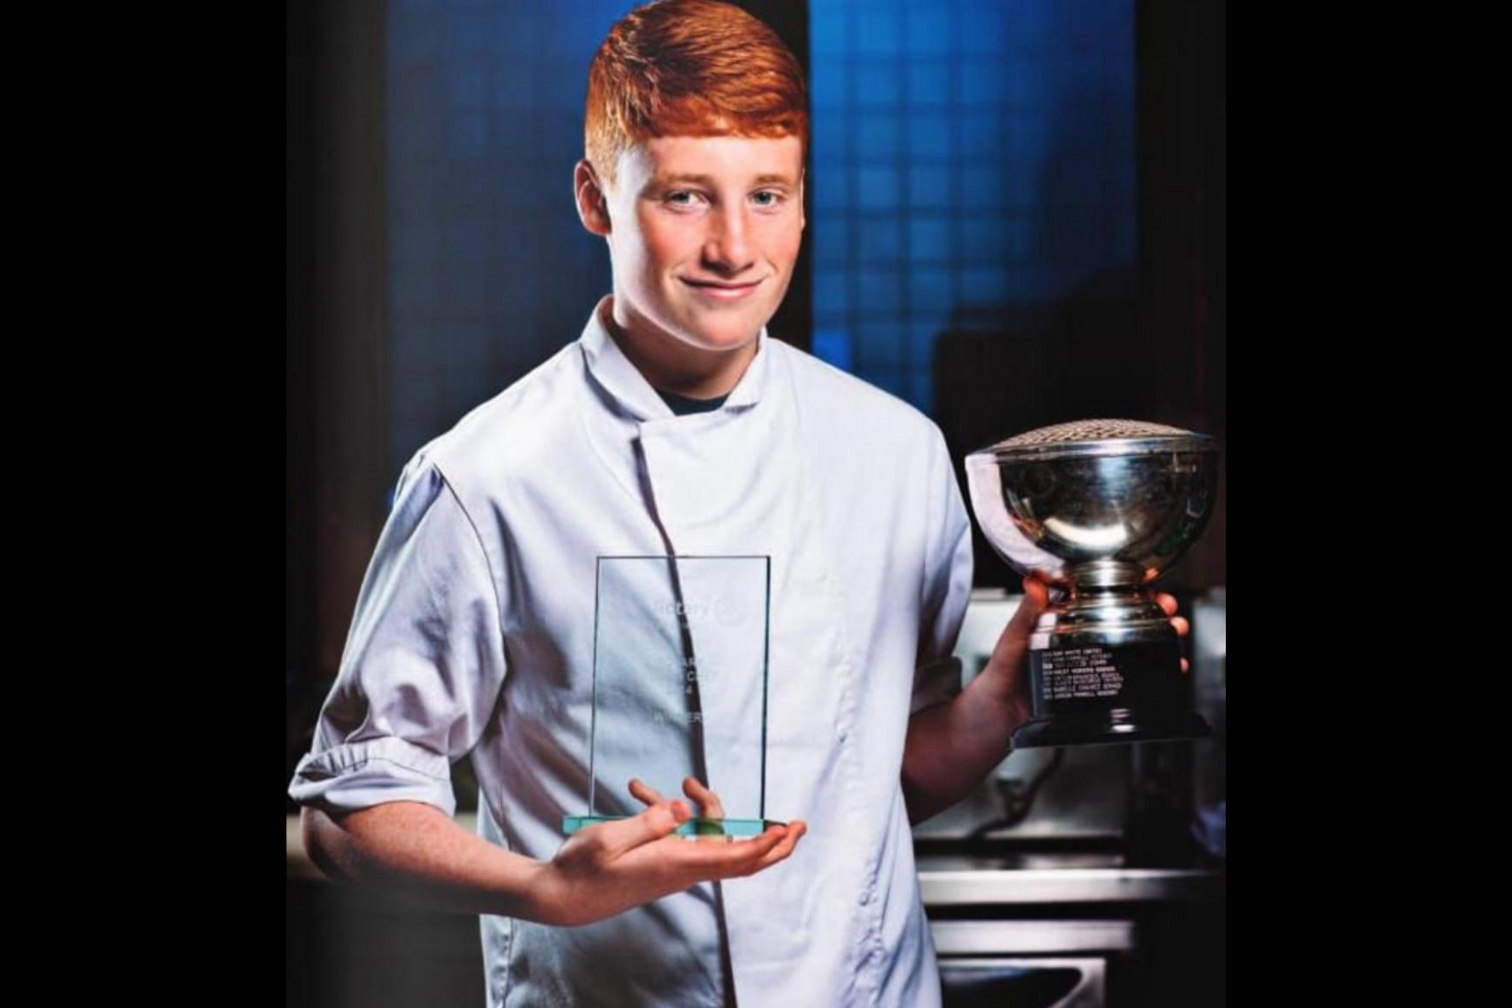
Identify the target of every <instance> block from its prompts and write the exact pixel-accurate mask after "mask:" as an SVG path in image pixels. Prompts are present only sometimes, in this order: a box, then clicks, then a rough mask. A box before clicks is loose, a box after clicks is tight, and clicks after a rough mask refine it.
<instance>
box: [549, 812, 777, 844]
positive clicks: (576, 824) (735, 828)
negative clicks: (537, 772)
mask: <svg viewBox="0 0 1512 1008" xmlns="http://www.w3.org/2000/svg"><path fill="white" fill-rule="evenodd" d="M629 818H631V817H630V816H591V815H585V816H563V817H562V832H563V833H565V834H567V835H568V836H571V835H572V834H574V833H576V832H577V831H578V830H580V829H583V828H585V827H587V826H593V825H596V824H598V823H606V822H618V821H620V820H621V819H629ZM783 825H786V824H785V823H778V822H773V821H772V820H770V819H696V818H695V819H689V820H688V821H687V822H685V823H683V824H682V825H680V826H678V827H677V829H675V830H673V831H672V832H673V833H674V834H675V835H677V836H684V837H691V838H693V839H695V840H703V839H709V840H728V839H730V838H732V837H755V836H760V835H761V834H762V833H763V832H764V831H765V830H766V828H767V827H768V826H783Z"/></svg>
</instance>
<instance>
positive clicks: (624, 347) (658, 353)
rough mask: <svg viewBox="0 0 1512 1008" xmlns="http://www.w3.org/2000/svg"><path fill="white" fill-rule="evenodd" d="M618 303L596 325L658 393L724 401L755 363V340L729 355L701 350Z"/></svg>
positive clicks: (728, 351)
mask: <svg viewBox="0 0 1512 1008" xmlns="http://www.w3.org/2000/svg"><path fill="white" fill-rule="evenodd" d="M623 305H624V302H623V301H621V300H620V299H619V298H615V299H614V300H613V309H612V311H609V312H605V313H604V314H603V317H602V320H603V323H604V327H605V328H606V329H608V330H609V335H610V336H612V337H613V338H614V342H615V344H616V345H618V346H619V348H620V352H621V353H623V354H624V355H625V357H626V358H627V359H628V360H629V361H630V363H631V364H634V365H635V369H636V370H637V371H639V372H640V373H641V375H642V376H643V377H644V378H645V379H646V381H648V382H650V383H651V385H652V387H653V388H658V389H661V390H662V391H663V392H675V393H677V394H678V395H681V396H687V397H689V398H691V399H713V398H715V397H716V396H722V395H729V393H730V391H731V390H732V389H734V388H735V386H736V385H738V384H740V379H741V377H742V376H743V375H744V374H745V372H746V368H748V367H750V365H751V361H752V360H753V359H754V358H755V357H756V348H757V345H758V344H759V342H760V340H759V339H753V340H751V341H750V342H749V343H746V344H743V345H741V346H738V347H735V348H734V349H731V350H706V349H704V348H702V347H696V346H693V345H692V344H689V343H686V342H684V341H683V340H680V339H678V338H677V337H676V336H673V335H672V334H670V333H668V332H665V331H664V330H662V328H661V327H660V326H657V325H654V324H652V323H651V322H650V321H649V320H648V319H646V318H643V317H641V316H639V315H636V314H635V313H633V312H631V311H630V310H629V309H627V308H625V307H623Z"/></svg>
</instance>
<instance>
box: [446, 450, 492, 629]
mask: <svg viewBox="0 0 1512 1008" xmlns="http://www.w3.org/2000/svg"><path fill="white" fill-rule="evenodd" d="M430 465H431V468H433V469H435V470H436V475H437V476H439V477H441V485H442V486H444V487H446V492H447V493H449V494H451V498H452V500H453V501H455V502H456V504H457V510H458V511H461V512H462V517H463V518H466V519H467V527H468V528H470V529H472V534H473V539H474V540H475V541H476V542H477V544H478V553H479V554H481V555H482V557H483V567H484V569H486V570H487V571H488V587H489V590H490V591H492V592H493V597H494V614H495V616H496V617H497V619H498V621H499V632H500V633H501V634H502V633H503V632H504V600H503V599H502V598H501V597H500V596H499V577H498V573H497V572H496V571H495V570H494V569H493V561H491V560H490V559H489V557H488V547H487V546H485V545H484V544H483V534H482V533H481V532H479V531H478V523H477V522H475V521H473V516H472V514H471V513H470V512H469V511H468V510H467V505H466V504H464V503H462V495H461V494H459V493H457V488H456V487H454V486H452V481H451V478H450V477H449V476H447V475H446V471H445V470H444V469H442V468H441V464H440V463H439V462H437V461H435V460H432V461H431V463H430ZM499 646H500V647H503V641H500V642H499Z"/></svg>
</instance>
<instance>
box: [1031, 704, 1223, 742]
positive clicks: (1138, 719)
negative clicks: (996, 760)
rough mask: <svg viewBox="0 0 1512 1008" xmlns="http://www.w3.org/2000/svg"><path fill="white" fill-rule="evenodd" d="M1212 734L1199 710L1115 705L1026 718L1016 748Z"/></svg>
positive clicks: (1155, 739) (1150, 739)
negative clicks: (1097, 711) (1088, 712)
mask: <svg viewBox="0 0 1512 1008" xmlns="http://www.w3.org/2000/svg"><path fill="white" fill-rule="evenodd" d="M1211 734H1212V729H1211V728H1209V727H1208V723H1207V722H1206V721H1204V720H1203V719H1202V715H1200V714H1198V713H1196V712H1195V711H1159V712H1157V713H1155V714H1154V715H1143V716H1142V715H1141V714H1140V712H1139V711H1136V710H1129V709H1126V708H1114V709H1113V710H1110V711H1107V712H1105V714H1104V715H1102V716H1098V717H1079V718H1074V717H1066V716H1061V717H1050V718H1038V719H1036V720H1033V721H1026V722H1025V723H1024V724H1022V725H1020V726H1019V727H1018V729H1017V730H1016V731H1014V733H1013V748H1015V749H1034V748H1040V747H1044V746H1072V745H1112V744H1116V743H1120V742H1161V741H1172V740H1177V739H1196V738H1204V737H1206V736H1208V735H1211Z"/></svg>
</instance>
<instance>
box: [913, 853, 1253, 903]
mask: <svg viewBox="0 0 1512 1008" xmlns="http://www.w3.org/2000/svg"><path fill="white" fill-rule="evenodd" d="M951 860H954V861H960V860H962V859H958V858H957V859H951ZM919 889H920V891H921V893H922V895H923V899H924V905H925V906H926V907H936V906H940V907H943V906H995V905H1000V904H1015V903H1135V902H1173V901H1180V902H1188V901H1222V900H1223V898H1224V894H1225V889H1226V874H1225V873H1224V872H1221V871H1207V870H1197V869H1166V868H1018V869H1011V870H994V869H990V868H954V869H941V868H937V867H932V866H931V864H930V863H929V860H928V859H921V861H920V862H919Z"/></svg>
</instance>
